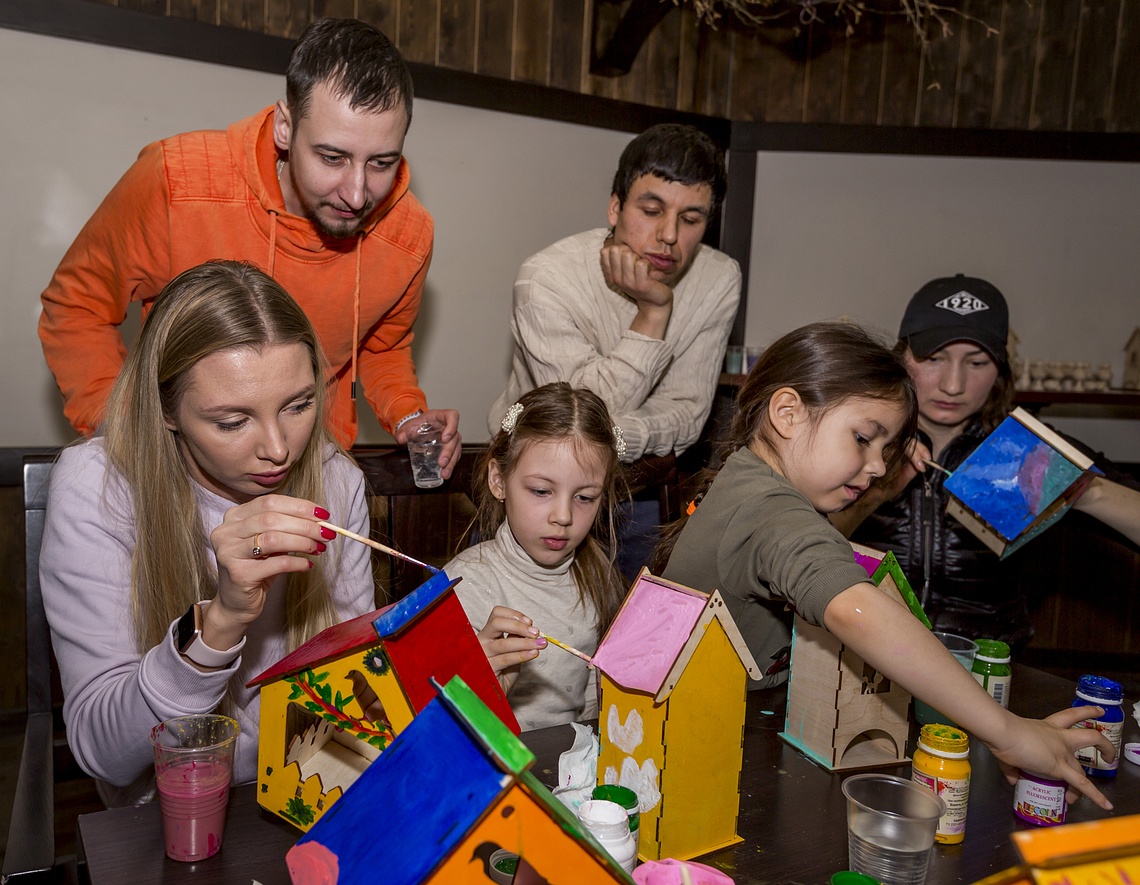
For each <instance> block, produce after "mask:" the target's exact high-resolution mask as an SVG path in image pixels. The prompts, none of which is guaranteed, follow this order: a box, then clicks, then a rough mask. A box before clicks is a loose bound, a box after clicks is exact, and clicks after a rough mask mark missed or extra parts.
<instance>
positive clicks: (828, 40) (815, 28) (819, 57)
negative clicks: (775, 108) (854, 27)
mask: <svg viewBox="0 0 1140 885" xmlns="http://www.w3.org/2000/svg"><path fill="white" fill-rule="evenodd" d="M845 31H846V26H845V24H844V23H843V21H842V20H841V19H835V18H827V19H824V20H823V21H819V22H813V23H812V25H811V27H809V28H808V30H807V40H808V42H807V63H806V64H807V70H806V75H805V77H804V90H805V93H804V122H805V123H839V122H842V119H843V100H844V97H845V96H844V89H845V86H846V74H847V71H846V67H847V51H846V43H847V37H846V35H845Z"/></svg>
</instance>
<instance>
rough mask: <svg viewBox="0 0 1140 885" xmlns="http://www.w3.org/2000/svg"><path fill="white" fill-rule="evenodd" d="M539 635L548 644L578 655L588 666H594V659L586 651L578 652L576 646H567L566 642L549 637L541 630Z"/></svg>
mask: <svg viewBox="0 0 1140 885" xmlns="http://www.w3.org/2000/svg"><path fill="white" fill-rule="evenodd" d="M538 635H539V636H541V637H542V638H543V639H545V640H546V641H547V642H549V643H550V644H551V645H557V646H558V647H559V648H560V649H562V650H563V651H568V652H570V654H572V655H577V656H578V657H580V658H581V659H582V660H583V661H585V662H586V663H587V664H592V663H593V662H594V659H593V658H591V657H590V656H589V655H588V654H586V653H585V652H584V651H578V649H576V648H574V646H572V645H567V644H566V643H565V642H559V641H558V640H557V639H555V638H554V637H553V636H547V635H546V634H545V633H543V632H542V631H541V630H540V631H539V633H538Z"/></svg>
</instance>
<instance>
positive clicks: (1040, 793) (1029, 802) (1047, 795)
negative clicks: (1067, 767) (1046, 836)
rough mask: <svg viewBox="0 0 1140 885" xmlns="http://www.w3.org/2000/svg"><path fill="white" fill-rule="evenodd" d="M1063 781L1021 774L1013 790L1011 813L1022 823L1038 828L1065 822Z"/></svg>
mask: <svg viewBox="0 0 1140 885" xmlns="http://www.w3.org/2000/svg"><path fill="white" fill-rule="evenodd" d="M1066 786H1067V784H1066V783H1065V782H1064V781H1058V780H1052V779H1050V778H1047V777H1041V776H1040V775H1037V774H1033V773H1031V772H1028V771H1023V772H1021V776H1020V777H1018V779H1017V786H1016V787H1014V788H1013V813H1014V814H1016V815H1017V816H1018V817H1020V818H1021V819H1022V820H1023V821H1025V822H1027V823H1031V824H1035V825H1036V826H1039V827H1052V826H1056V825H1057V824H1063V823H1064V822H1065V811H1066V809H1067V807H1068V806H1067V805H1066V803H1065V788H1066Z"/></svg>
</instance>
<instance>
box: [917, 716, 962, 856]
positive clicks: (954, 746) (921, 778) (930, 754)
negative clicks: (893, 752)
mask: <svg viewBox="0 0 1140 885" xmlns="http://www.w3.org/2000/svg"><path fill="white" fill-rule="evenodd" d="M910 779H911V780H912V781H914V782H915V783H916V784H918V785H919V786H920V787H922V788H923V789H925V790H929V791H930V792H931V793H933V794H934V795H935V796H937V797H939V798H940V799H941V800H942V801H943V802H945V803H946V812H945V813H944V814H943V815H942V817H940V818H939V819H938V831H937V832H936V833H935V834H934V840H935V841H936V842H941V843H942V844H944V845H956V844H957V843H959V842H961V841H962V840H963V839H965V838H966V806H967V804H968V803H969V801H970V738H969V737H968V736H967V734H966V732H964V731H962V730H961V729H960V728H953V727H951V726H949V725H940V724H937V723H935V724H931V725H924V726H922V731H921V732H919V735H918V749H917V750H916V751H915V754H914V760H913V762H912V763H911V770H910Z"/></svg>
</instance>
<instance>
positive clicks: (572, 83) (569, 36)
mask: <svg viewBox="0 0 1140 885" xmlns="http://www.w3.org/2000/svg"><path fill="white" fill-rule="evenodd" d="M589 3H590V0H553V4H552V6H551V16H552V25H551V32H550V85H551V86H554V87H557V88H558V89H569V90H572V91H574V92H578V91H580V90H581V89H582V66H583V59H584V57H585V48H586V47H585V41H586V23H587V7H588V5H589Z"/></svg>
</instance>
